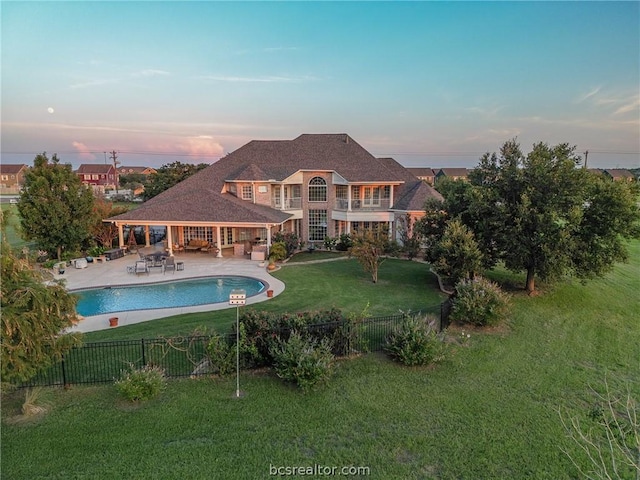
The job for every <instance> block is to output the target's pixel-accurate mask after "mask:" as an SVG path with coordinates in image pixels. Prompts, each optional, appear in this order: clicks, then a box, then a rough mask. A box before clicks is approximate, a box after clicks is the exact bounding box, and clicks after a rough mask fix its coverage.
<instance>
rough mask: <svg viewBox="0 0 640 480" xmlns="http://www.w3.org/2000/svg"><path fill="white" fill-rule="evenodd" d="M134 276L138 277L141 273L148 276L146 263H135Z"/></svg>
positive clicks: (139, 261) (142, 261)
mask: <svg viewBox="0 0 640 480" xmlns="http://www.w3.org/2000/svg"><path fill="white" fill-rule="evenodd" d="M135 272H136V275H140V274H141V273H146V274H147V275H149V267H147V262H145V261H144V260H138V261H137V262H136V270H135Z"/></svg>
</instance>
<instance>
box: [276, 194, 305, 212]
mask: <svg viewBox="0 0 640 480" xmlns="http://www.w3.org/2000/svg"><path fill="white" fill-rule="evenodd" d="M272 206H273V208H275V209H277V210H299V209H301V208H302V198H300V197H297V198H287V199H285V201H284V203H282V202H280V201H278V200H276V201H274V202H273V205H272Z"/></svg>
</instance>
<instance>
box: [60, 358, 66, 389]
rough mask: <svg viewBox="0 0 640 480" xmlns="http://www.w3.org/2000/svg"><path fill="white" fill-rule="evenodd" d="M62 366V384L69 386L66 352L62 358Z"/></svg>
mask: <svg viewBox="0 0 640 480" xmlns="http://www.w3.org/2000/svg"><path fill="white" fill-rule="evenodd" d="M60 366H61V367H62V386H63V387H66V386H67V372H66V370H65V368H64V353H63V354H62V359H61V360H60Z"/></svg>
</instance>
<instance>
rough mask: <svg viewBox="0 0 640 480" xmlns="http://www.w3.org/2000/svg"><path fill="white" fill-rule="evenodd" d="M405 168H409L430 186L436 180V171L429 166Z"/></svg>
mask: <svg viewBox="0 0 640 480" xmlns="http://www.w3.org/2000/svg"><path fill="white" fill-rule="evenodd" d="M407 170H409V171H410V172H411V173H413V174H414V175H415V176H416V177H418V178H419V179H420V180H423V181H425V182H427V183H428V184H429V185H431V186H433V184H434V182H435V181H436V173H435V172H434V171H433V169H431V168H426V167H413V168H407Z"/></svg>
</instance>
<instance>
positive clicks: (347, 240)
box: [336, 233, 353, 252]
mask: <svg viewBox="0 0 640 480" xmlns="http://www.w3.org/2000/svg"><path fill="white" fill-rule="evenodd" d="M351 247H353V239H352V237H351V235H350V234H348V233H343V234H341V235H340V238H339V240H338V243H336V250H338V251H339V252H347V251H348V250H349V249H350V248H351Z"/></svg>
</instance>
